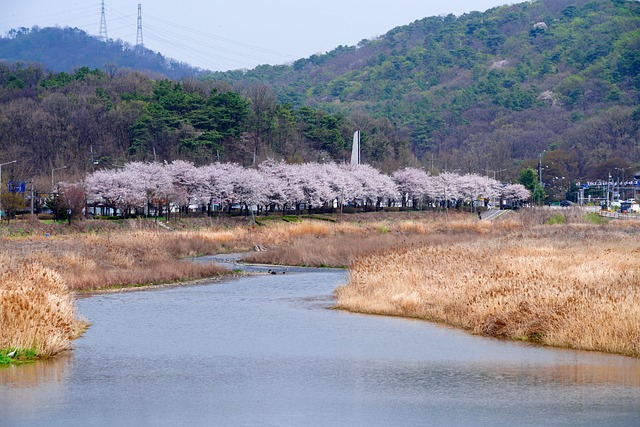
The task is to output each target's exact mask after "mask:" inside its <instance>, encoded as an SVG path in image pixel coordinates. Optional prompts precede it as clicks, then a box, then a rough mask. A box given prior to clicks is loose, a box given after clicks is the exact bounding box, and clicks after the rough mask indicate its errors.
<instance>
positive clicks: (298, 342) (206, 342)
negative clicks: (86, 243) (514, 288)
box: [0, 267, 640, 426]
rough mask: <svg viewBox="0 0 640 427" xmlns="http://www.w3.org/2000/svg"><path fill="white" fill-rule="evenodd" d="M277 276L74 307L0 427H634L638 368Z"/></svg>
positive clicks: (298, 276) (19, 378)
mask: <svg viewBox="0 0 640 427" xmlns="http://www.w3.org/2000/svg"><path fill="white" fill-rule="evenodd" d="M265 269H266V267H265ZM277 272H278V274H273V275H272V274H266V275H261V276H255V277H244V278H240V279H235V280H230V281H227V282H223V283H215V284H209V285H198V286H188V287H175V288H165V289H159V290H147V291H139V292H127V293H117V294H104V295H97V296H92V297H89V298H83V299H80V300H79V301H78V306H79V311H80V313H81V314H82V315H83V316H84V317H85V318H86V319H87V320H88V321H90V322H91V323H92V326H91V328H90V329H89V330H88V331H87V332H86V333H85V335H84V336H83V337H82V338H80V339H79V340H77V341H76V342H75V350H74V351H73V353H72V355H70V356H68V357H64V358H61V359H58V360H55V361H52V362H46V363H45V362H43V363H37V364H33V365H29V366H20V367H12V368H8V369H0V425H2V426H5V425H6V426H23V425H33V426H40V425H50V426H57V425H60V426H62V425H64V426H101V425H105V426H112V425H154V426H165V425H166V426H176V425H187V424H189V425H197V426H199V425H202V426H205V425H206V426H210V425H223V426H243V425H246V426H255V425H267V426H269V425H274V426H303V425H304V426H327V425H345V426H391V425H402V426H413V425H460V426H465V425H492V426H495V425H505V426H507V425H508V426H513V425H520V426H523V425H607V426H610V425H620V426H632V425H633V426H637V425H639V424H640V421H639V420H640V360H637V359H632V358H626V357H620V356H612V355H605V354H600V353H593V352H577V351H567V350H555V349H547V348H540V347H535V346H531V345H527V344H523V343H513V342H503V341H499V340H494V339H487V338H481V337H477V336H472V335H469V334H466V333H464V332H461V331H457V330H454V329H450V328H447V327H443V326H439V325H434V324H430V323H426V322H421V321H415V320H406V319H399V318H386V317H378V316H362V315H355V314H350V313H345V312H341V311H336V310H331V309H329V307H330V306H331V304H332V299H331V293H332V291H333V289H334V288H335V287H336V286H337V285H338V284H339V283H342V282H344V281H345V280H346V274H345V272H343V271H331V270H299V269H298V270H288V271H287V272H286V274H282V269H280V270H278V271H277Z"/></svg>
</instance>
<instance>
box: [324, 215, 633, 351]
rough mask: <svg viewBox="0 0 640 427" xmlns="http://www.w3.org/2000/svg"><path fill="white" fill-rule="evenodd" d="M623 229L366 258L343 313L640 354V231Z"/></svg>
mask: <svg viewBox="0 0 640 427" xmlns="http://www.w3.org/2000/svg"><path fill="white" fill-rule="evenodd" d="M616 225H617V226H612V227H595V226H591V225H584V224H582V225H575V224H574V225H569V226H560V227H558V226H553V227H549V226H542V227H533V228H527V229H525V228H521V229H516V230H512V231H510V232H506V233H505V232H504V230H502V232H501V231H500V227H499V226H498V227H497V230H495V232H492V233H488V234H484V235H478V234H475V235H474V234H466V235H464V236H459V237H456V236H450V235H448V236H446V238H442V237H444V236H440V238H438V236H433V239H432V240H431V241H430V242H428V243H426V244H421V245H419V246H403V247H398V248H391V249H388V250H385V251H380V252H377V253H373V254H369V255H365V256H363V257H361V258H359V259H358V260H357V261H356V262H355V263H354V264H353V265H352V266H351V268H350V278H349V282H348V283H347V284H346V285H345V286H342V287H340V288H338V289H337V290H336V292H335V295H336V299H337V307H338V308H341V309H345V310H349V311H354V312H360V313H370V314H379V315H391V316H403V317H414V318H418V319H424V320H428V321H435V322H443V323H446V324H448V325H452V326H455V327H459V328H462V329H465V330H468V331H470V332H473V333H475V334H481V335H488V336H493V337H499V338H507V339H513V340H525V341H531V342H535V343H538V344H542V345H548V346H555V347H564V348H573V349H581V350H596V351H602V352H608V353H618V354H623V355H627V356H632V357H640V263H638V254H640V239H638V237H639V232H638V231H639V230H638V226H637V225H631V224H616Z"/></svg>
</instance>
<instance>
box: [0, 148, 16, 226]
mask: <svg viewBox="0 0 640 427" xmlns="http://www.w3.org/2000/svg"><path fill="white" fill-rule="evenodd" d="M15 162H17V160H12V161H10V162H7V163H2V164H0V219H2V209H1V208H2V167H3V166H5V165H10V164H11V163H15Z"/></svg>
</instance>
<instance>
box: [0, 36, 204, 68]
mask: <svg viewBox="0 0 640 427" xmlns="http://www.w3.org/2000/svg"><path fill="white" fill-rule="evenodd" d="M0 60H3V61H8V62H18V61H19V62H24V63H38V64H41V65H42V66H43V67H45V68H47V69H49V70H53V71H64V72H73V71H75V69H77V68H82V67H89V68H99V69H104V70H107V69H108V70H111V72H112V73H113V72H115V71H116V70H118V69H122V68H130V69H134V70H138V71H145V72H148V73H152V74H156V75H158V76H165V77H168V78H172V79H182V78H186V77H193V76H195V75H197V74H198V73H200V72H201V71H202V70H199V69H197V68H195V67H192V66H190V65H188V64H185V63H183V62H180V61H176V60H174V59H171V58H166V57H164V56H163V55H161V54H160V53H157V52H154V51H152V50H149V49H146V48H144V47H141V46H132V45H130V44H129V43H126V42H123V41H122V40H111V39H110V40H108V41H102V40H100V39H99V38H97V37H94V36H91V35H89V34H87V33H86V32H84V31H82V30H79V29H77V28H68V27H67V28H57V27H55V28H54V27H49V28H39V27H34V28H20V29H14V30H11V31H10V32H9V33H8V34H7V35H6V37H2V38H0Z"/></svg>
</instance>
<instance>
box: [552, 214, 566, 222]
mask: <svg viewBox="0 0 640 427" xmlns="http://www.w3.org/2000/svg"><path fill="white" fill-rule="evenodd" d="M566 222H567V219H566V218H565V217H564V215H563V214H554V215H552V216H551V218H549V220H548V221H547V224H549V225H557V224H565V223H566Z"/></svg>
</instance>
